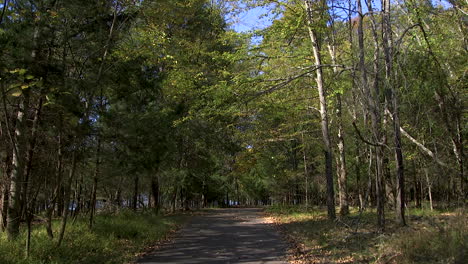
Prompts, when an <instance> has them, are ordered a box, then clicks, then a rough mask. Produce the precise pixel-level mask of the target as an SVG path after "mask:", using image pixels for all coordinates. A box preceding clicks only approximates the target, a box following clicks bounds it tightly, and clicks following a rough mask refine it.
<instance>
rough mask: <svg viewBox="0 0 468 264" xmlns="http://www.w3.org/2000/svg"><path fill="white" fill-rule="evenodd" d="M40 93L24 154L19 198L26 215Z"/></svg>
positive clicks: (40, 106) (39, 113) (40, 103)
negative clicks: (23, 169)
mask: <svg viewBox="0 0 468 264" xmlns="http://www.w3.org/2000/svg"><path fill="white" fill-rule="evenodd" d="M42 103H43V99H42V95H41V96H40V98H39V102H38V104H37V108H36V111H35V112H34V118H33V123H32V127H31V136H30V138H29V145H28V151H27V155H26V169H25V173H24V181H23V184H24V185H23V188H24V191H23V193H22V197H21V200H22V201H23V203H22V205H23V208H22V210H21V211H22V214H23V215H26V211H27V210H28V204H27V197H28V194H29V187H30V186H29V181H30V175H31V170H32V162H33V155H34V147H35V146H36V141H37V128H38V125H39V118H40V115H41V109H42Z"/></svg>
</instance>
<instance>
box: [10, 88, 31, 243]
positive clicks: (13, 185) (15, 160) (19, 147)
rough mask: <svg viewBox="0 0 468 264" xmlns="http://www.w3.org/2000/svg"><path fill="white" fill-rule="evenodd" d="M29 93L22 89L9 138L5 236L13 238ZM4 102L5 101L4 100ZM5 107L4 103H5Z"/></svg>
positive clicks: (16, 228)
mask: <svg viewBox="0 0 468 264" xmlns="http://www.w3.org/2000/svg"><path fill="white" fill-rule="evenodd" d="M28 103H29V95H28V94H27V91H24V95H23V98H21V101H20V103H19V106H18V112H17V115H16V128H15V134H14V136H13V137H12V138H11V139H12V145H13V155H12V168H11V174H10V188H9V189H10V195H9V204H8V212H7V227H6V231H7V237H8V240H14V239H16V238H17V237H18V235H19V228H20V220H21V219H20V218H21V192H22V180H23V175H24V174H23V173H24V162H23V161H24V150H25V146H24V144H25V140H26V137H25V136H26V117H25V114H26V113H27V112H28ZM4 104H5V102H4ZM5 107H6V105H5Z"/></svg>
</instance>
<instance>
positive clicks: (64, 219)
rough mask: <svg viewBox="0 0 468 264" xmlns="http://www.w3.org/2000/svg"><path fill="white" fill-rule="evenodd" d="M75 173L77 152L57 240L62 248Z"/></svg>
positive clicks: (58, 245) (69, 178)
mask: <svg viewBox="0 0 468 264" xmlns="http://www.w3.org/2000/svg"><path fill="white" fill-rule="evenodd" d="M75 171H76V150H75V151H73V157H72V167H71V169H70V175H69V176H68V182H67V186H66V188H65V201H64V204H65V206H64V208H63V217H62V223H61V225H60V231H59V236H58V240H57V247H60V245H61V244H62V241H63V237H64V236H65V228H66V227H67V220H68V214H69V211H70V209H69V205H70V195H71V185H72V182H73V178H74V177H75Z"/></svg>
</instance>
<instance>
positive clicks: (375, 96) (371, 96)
mask: <svg viewBox="0 0 468 264" xmlns="http://www.w3.org/2000/svg"><path fill="white" fill-rule="evenodd" d="M367 4H368V10H369V12H370V14H369V16H370V20H371V21H370V22H371V26H372V27H371V29H372V35H373V42H374V63H373V70H374V74H373V76H372V77H373V80H372V82H373V89H370V88H369V83H368V78H367V70H366V65H365V56H364V49H365V48H364V29H363V19H364V14H363V12H362V5H361V1H360V0H358V1H357V6H358V13H359V23H358V43H359V70H360V73H361V86H362V87H363V91H364V95H365V97H366V101H367V107H368V112H369V114H370V117H371V123H372V135H373V138H374V142H376V143H380V140H381V139H382V129H381V126H382V120H381V117H380V99H379V98H380V87H379V77H378V74H379V68H380V66H379V50H380V49H379V43H378V36H377V29H376V25H375V18H374V16H373V14H372V12H373V8H372V3H371V1H367ZM374 155H375V163H376V164H375V166H376V171H375V180H376V181H375V192H376V200H377V228H378V230H379V231H383V230H384V228H385V207H384V206H385V205H384V203H385V197H384V195H385V192H384V188H383V175H384V170H383V155H384V151H383V147H382V146H381V145H380V144H379V145H378V146H375V151H374Z"/></svg>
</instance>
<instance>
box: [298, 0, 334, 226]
mask: <svg viewBox="0 0 468 264" xmlns="http://www.w3.org/2000/svg"><path fill="white" fill-rule="evenodd" d="M304 4H305V7H306V12H307V29H308V31H309V38H310V41H311V42H312V50H313V53H314V58H315V66H316V67H317V69H316V71H315V73H316V78H315V82H316V84H317V90H318V93H319V100H320V118H321V126H322V137H323V144H324V156H325V177H326V180H327V210H328V218H329V219H335V218H336V213H335V191H334V188H333V171H332V170H333V168H332V162H333V157H332V151H331V142H330V133H329V124H328V110H327V101H326V92H325V87H324V81H323V72H322V57H321V53H320V46H319V43H318V40H317V35H316V32H315V30H314V28H313V27H314V17H313V11H312V1H311V0H304Z"/></svg>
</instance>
